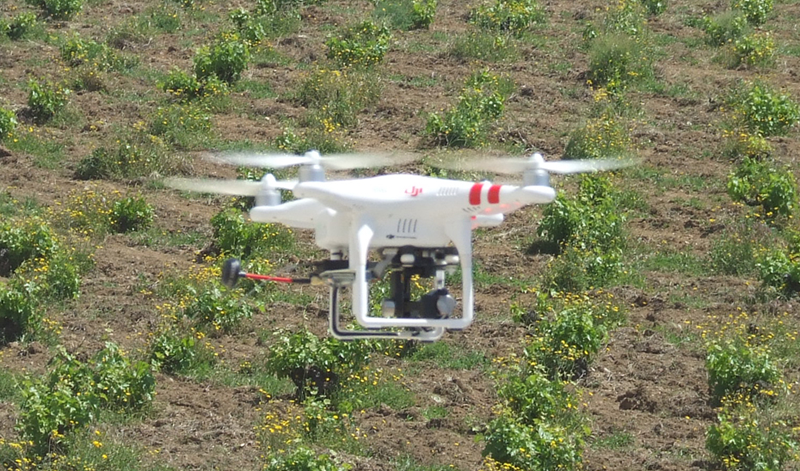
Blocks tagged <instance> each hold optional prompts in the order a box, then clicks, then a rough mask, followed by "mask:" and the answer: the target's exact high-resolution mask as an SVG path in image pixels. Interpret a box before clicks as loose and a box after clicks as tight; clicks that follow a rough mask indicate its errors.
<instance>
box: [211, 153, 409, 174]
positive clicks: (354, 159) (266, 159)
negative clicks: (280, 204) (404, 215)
mask: <svg viewBox="0 0 800 471" xmlns="http://www.w3.org/2000/svg"><path fill="white" fill-rule="evenodd" d="M412 159H413V156H412V155H411V154H407V153H401V152H377V153H363V154H359V153H347V154H330V155H326V156H324V157H323V156H320V155H319V153H318V152H317V151H310V152H307V153H306V154H305V155H291V154H260V153H247V152H237V153H232V154H223V155H220V156H218V157H216V158H215V160H220V161H222V162H225V163H228V164H233V165H242V166H245V167H265V168H283V167H291V166H293V165H311V164H319V165H321V166H323V167H325V168H329V169H331V170H350V169H355V168H371V167H387V166H391V165H399V164H404V163H407V162H409V161H410V160H412Z"/></svg>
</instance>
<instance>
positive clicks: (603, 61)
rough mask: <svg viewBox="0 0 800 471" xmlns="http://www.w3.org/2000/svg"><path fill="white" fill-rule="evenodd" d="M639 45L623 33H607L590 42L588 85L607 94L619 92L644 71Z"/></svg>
mask: <svg viewBox="0 0 800 471" xmlns="http://www.w3.org/2000/svg"><path fill="white" fill-rule="evenodd" d="M647 67H648V64H647V61H645V60H644V59H643V57H642V53H641V44H640V43H639V42H638V41H637V40H636V39H635V38H633V37H631V36H630V35H628V34H625V33H613V32H612V33H607V34H603V35H601V36H598V37H597V38H596V39H595V40H594V41H592V43H591V46H590V49H589V71H588V76H589V80H590V84H591V85H592V86H594V87H605V88H606V89H607V90H608V91H609V92H614V93H616V92H622V91H624V90H625V89H626V88H627V86H628V85H629V84H630V83H632V82H635V81H636V80H638V79H639V78H640V77H642V76H643V75H644V74H645V73H646V72H647Z"/></svg>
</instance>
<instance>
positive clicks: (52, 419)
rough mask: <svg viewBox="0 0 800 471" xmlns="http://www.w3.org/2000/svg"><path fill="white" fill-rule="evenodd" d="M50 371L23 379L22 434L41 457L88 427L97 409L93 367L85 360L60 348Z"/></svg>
mask: <svg viewBox="0 0 800 471" xmlns="http://www.w3.org/2000/svg"><path fill="white" fill-rule="evenodd" d="M48 370H49V372H48V374H47V376H45V377H44V378H40V379H32V378H27V379H25V380H23V381H22V384H21V385H22V394H23V400H22V403H21V404H20V416H19V421H18V422H17V429H18V430H19V432H20V435H21V436H22V437H23V438H24V439H26V440H29V441H31V442H32V449H33V451H34V453H36V454H37V455H39V456H44V454H45V453H47V452H49V451H51V450H58V449H60V448H61V446H62V445H63V444H64V442H65V439H66V435H67V434H68V433H70V432H71V431H73V430H80V429H83V428H85V427H87V426H88V424H89V423H90V422H91V421H92V420H93V419H94V418H95V417H96V416H97V411H98V398H97V395H96V394H95V393H94V388H93V387H92V386H91V384H90V383H91V380H92V374H91V370H90V369H89V367H88V366H87V365H86V364H85V363H83V362H81V361H79V360H78V359H77V358H75V356H73V355H71V354H69V353H67V351H66V350H65V349H64V348H63V347H60V348H59V351H58V353H57V354H56V356H55V357H54V358H53V359H52V360H51V362H50V364H49V368H48Z"/></svg>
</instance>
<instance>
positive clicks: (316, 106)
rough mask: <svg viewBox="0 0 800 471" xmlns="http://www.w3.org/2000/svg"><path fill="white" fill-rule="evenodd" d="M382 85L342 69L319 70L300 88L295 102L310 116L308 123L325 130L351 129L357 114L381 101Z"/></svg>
mask: <svg viewBox="0 0 800 471" xmlns="http://www.w3.org/2000/svg"><path fill="white" fill-rule="evenodd" d="M380 93H381V83H380V81H379V80H376V79H375V77H374V76H372V75H368V74H365V73H362V72H358V71H352V70H348V69H345V70H343V71H339V70H329V69H318V70H316V71H314V72H312V73H311V74H310V75H309V76H308V78H306V79H305V80H304V81H303V83H302V84H301V85H300V89H299V90H298V91H297V101H298V102H299V103H300V104H301V105H303V106H305V107H306V108H307V109H308V110H309V113H310V116H309V121H313V122H319V123H320V124H321V125H322V126H323V127H324V129H325V130H330V131H335V130H336V129H339V128H352V127H355V126H356V125H357V124H358V118H357V115H358V113H359V112H360V111H361V110H363V109H364V108H366V107H367V106H369V105H371V104H373V103H375V102H376V101H377V100H378V99H379V98H380Z"/></svg>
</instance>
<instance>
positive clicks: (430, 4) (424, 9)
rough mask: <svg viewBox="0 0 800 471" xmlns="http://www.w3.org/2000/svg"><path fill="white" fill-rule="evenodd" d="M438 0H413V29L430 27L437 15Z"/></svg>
mask: <svg viewBox="0 0 800 471" xmlns="http://www.w3.org/2000/svg"><path fill="white" fill-rule="evenodd" d="M437 3H438V2H437V0H412V1H411V27H412V28H413V29H428V28H430V26H431V24H432V23H433V19H434V18H435V17H436V5H437Z"/></svg>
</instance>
